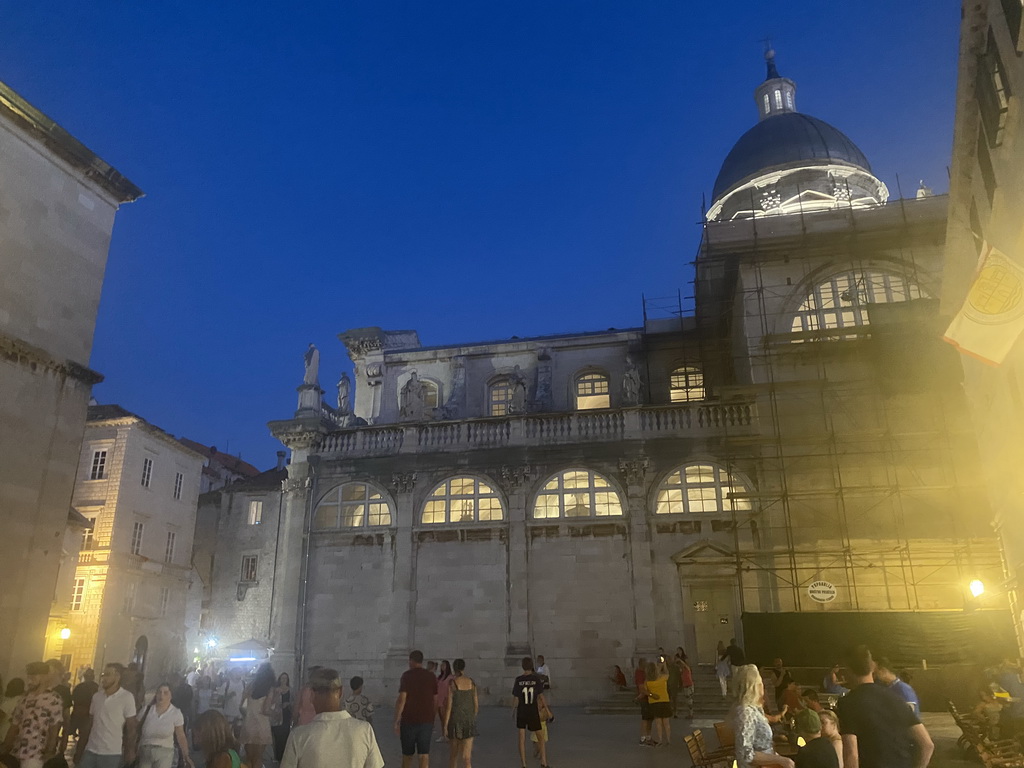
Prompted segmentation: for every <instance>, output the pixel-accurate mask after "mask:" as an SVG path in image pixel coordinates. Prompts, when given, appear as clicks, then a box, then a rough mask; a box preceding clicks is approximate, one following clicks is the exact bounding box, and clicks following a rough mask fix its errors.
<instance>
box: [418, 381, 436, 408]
mask: <svg viewBox="0 0 1024 768" xmlns="http://www.w3.org/2000/svg"><path fill="white" fill-rule="evenodd" d="M420 381H421V382H423V405H424V406H425V407H427V408H437V405H438V403H439V402H440V398H439V397H438V391H437V383H436V382H433V381H431V380H430V379H420Z"/></svg>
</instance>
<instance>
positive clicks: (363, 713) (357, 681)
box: [345, 675, 373, 725]
mask: <svg viewBox="0 0 1024 768" xmlns="http://www.w3.org/2000/svg"><path fill="white" fill-rule="evenodd" d="M348 686H349V689H350V690H351V691H352V693H350V694H349V695H348V696H346V697H345V711H346V712H348V713H349V714H350V715H352V717H354V718H355V719H356V720H363V721H365V722H367V723H370V724H371V725H373V704H371V703H370V700H369V699H368V698H366V697H365V696H363V678H361V677H359V676H358V675H356V676H355V677H353V678H352V679H351V680H349V683H348Z"/></svg>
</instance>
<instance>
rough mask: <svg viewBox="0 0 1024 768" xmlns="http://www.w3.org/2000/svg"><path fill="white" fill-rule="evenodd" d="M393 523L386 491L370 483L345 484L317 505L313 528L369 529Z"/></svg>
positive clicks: (323, 529)
mask: <svg viewBox="0 0 1024 768" xmlns="http://www.w3.org/2000/svg"><path fill="white" fill-rule="evenodd" d="M379 525H391V507H389V506H388V502H387V499H385V498H384V494H383V493H381V492H380V491H379V490H377V488H375V487H374V486H372V485H368V484H367V483H345V484H344V485H341V486H339V487H337V488H335V489H333V490H331V491H330V492H329V493H327V494H326V495H325V496H324V497H323V499H321V500H320V503H319V504H317V505H316V511H315V512H314V514H313V528H314V529H316V530H320V531H325V530H331V529H333V528H365V527H367V526H370V527H372V526H379Z"/></svg>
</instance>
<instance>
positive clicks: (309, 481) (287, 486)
mask: <svg viewBox="0 0 1024 768" xmlns="http://www.w3.org/2000/svg"><path fill="white" fill-rule="evenodd" d="M312 485H313V478H312V477H310V476H308V475H307V476H306V477H287V478H285V479H284V480H283V481H282V482H281V490H283V491H284V492H285V493H295V492H297V491H304V490H306V489H307V488H310V487H312Z"/></svg>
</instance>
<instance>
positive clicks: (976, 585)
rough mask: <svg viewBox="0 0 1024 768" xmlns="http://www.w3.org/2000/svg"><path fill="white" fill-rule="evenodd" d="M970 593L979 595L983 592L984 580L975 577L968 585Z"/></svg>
mask: <svg viewBox="0 0 1024 768" xmlns="http://www.w3.org/2000/svg"><path fill="white" fill-rule="evenodd" d="M970 590H971V594H972V595H974V596H975V597H981V596H982V595H983V594H985V582H983V581H982V580H981V579H975V580H974V581H972V582H971V585H970Z"/></svg>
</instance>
